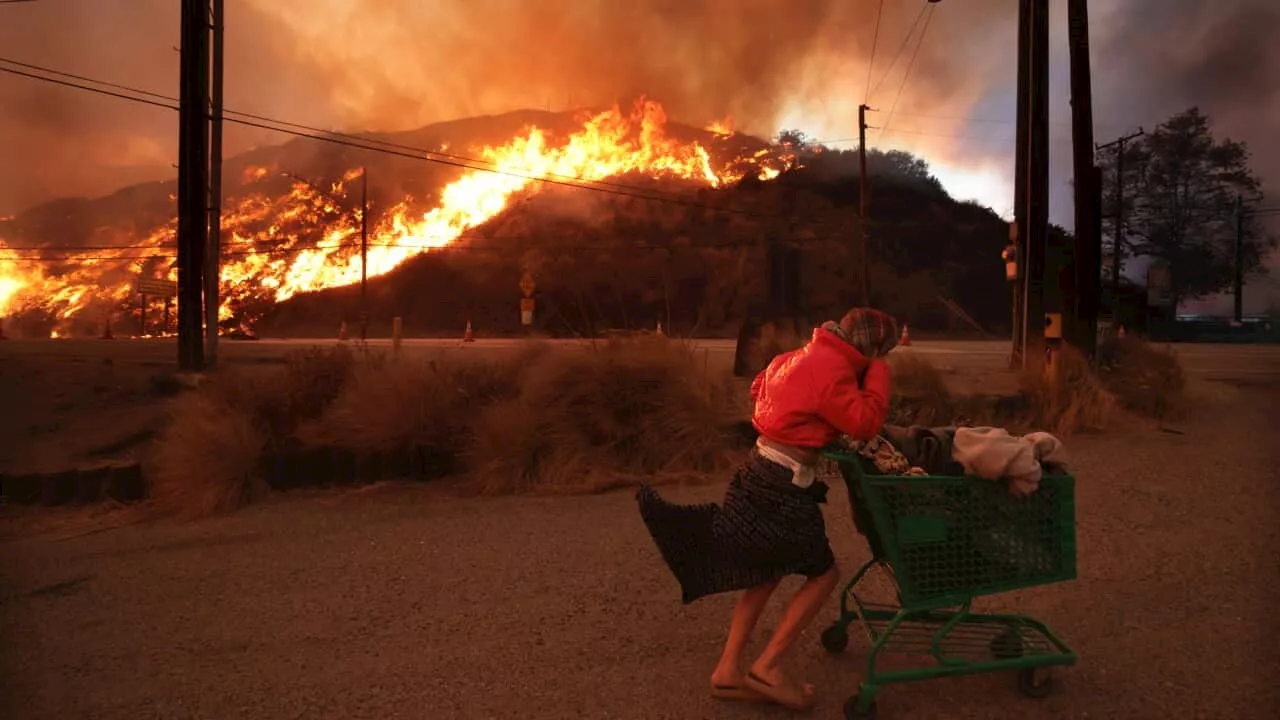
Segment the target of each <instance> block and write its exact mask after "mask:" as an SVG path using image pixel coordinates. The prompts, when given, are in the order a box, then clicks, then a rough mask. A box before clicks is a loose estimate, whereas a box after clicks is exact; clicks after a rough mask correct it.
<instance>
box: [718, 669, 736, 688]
mask: <svg viewBox="0 0 1280 720" xmlns="http://www.w3.org/2000/svg"><path fill="white" fill-rule="evenodd" d="M711 687H725V688H729V687H734V688H736V687H742V671H741V670H739V669H738V668H736V667H733V666H729V667H720V666H717V667H716V669H715V671H714V672H712V673H711Z"/></svg>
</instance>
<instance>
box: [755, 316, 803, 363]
mask: <svg viewBox="0 0 1280 720" xmlns="http://www.w3.org/2000/svg"><path fill="white" fill-rule="evenodd" d="M808 341H809V338H808V337H806V336H805V335H803V334H801V333H800V331H799V330H797V329H796V327H795V325H794V324H792V323H782V324H777V323H771V322H769V323H765V324H764V325H762V326H761V327H760V336H759V337H758V338H756V339H755V340H754V341H753V342H752V343H751V345H750V346H749V347H748V349H747V363H748V364H749V366H750V368H751V373H752V374H755V373H758V372H760V371H761V370H764V369H765V368H766V367H768V366H769V363H770V362H771V361H772V360H773V359H774V358H775V357H777V356H778V355H781V354H782V353H784V352H790V351H792V350H795V349H797V348H800V347H803V346H804V344H805V343H806V342H808Z"/></svg>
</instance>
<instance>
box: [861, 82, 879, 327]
mask: <svg viewBox="0 0 1280 720" xmlns="http://www.w3.org/2000/svg"><path fill="white" fill-rule="evenodd" d="M868 110H871V108H869V107H867V106H866V105H865V104H863V105H859V106H858V255H859V257H860V258H861V268H860V272H859V275H860V279H861V283H860V284H861V288H862V306H863V307H870V306H871V251H870V243H869V242H868V241H867V199H868V193H867V111H868ZM871 112H875V111H874V110H871Z"/></svg>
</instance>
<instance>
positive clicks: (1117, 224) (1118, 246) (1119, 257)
mask: <svg viewBox="0 0 1280 720" xmlns="http://www.w3.org/2000/svg"><path fill="white" fill-rule="evenodd" d="M1142 135H1143V130H1142V128H1138V132H1136V133H1131V134H1129V135H1125V136H1124V137H1120V138H1117V139H1115V140H1112V141H1111V142H1109V143H1107V144H1106V145H1099V146H1098V149H1099V150H1106V149H1107V148H1110V147H1115V148H1116V188H1115V199H1116V208H1115V213H1114V216H1113V218H1112V222H1113V223H1114V227H1113V228H1112V240H1111V243H1112V247H1111V322H1112V323H1116V322H1119V319H1118V318H1119V316H1120V266H1121V265H1122V264H1123V261H1124V146H1125V145H1126V144H1128V142H1129V141H1130V140H1133V139H1134V138H1137V137H1141V136H1142Z"/></svg>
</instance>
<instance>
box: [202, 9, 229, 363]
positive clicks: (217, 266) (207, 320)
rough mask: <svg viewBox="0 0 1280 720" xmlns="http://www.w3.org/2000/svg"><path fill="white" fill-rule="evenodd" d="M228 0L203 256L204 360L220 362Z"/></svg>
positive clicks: (217, 32)
mask: <svg viewBox="0 0 1280 720" xmlns="http://www.w3.org/2000/svg"><path fill="white" fill-rule="evenodd" d="M224 5H225V0H213V5H212V15H211V20H212V22H211V23H210V26H211V29H212V30H213V89H212V95H211V97H210V102H209V105H210V110H211V111H212V112H211V113H210V125H211V126H212V127H211V128H210V132H209V240H208V245H207V246H206V248H205V250H206V252H205V258H204V333H205V340H204V342H205V348H204V349H205V363H206V364H207V365H208V366H210V367H213V366H214V365H217V363H218V309H219V307H220V305H221V300H220V296H219V290H220V288H219V287H218V285H219V283H220V282H221V280H222V31H223V27H224V26H223V21H222V18H223V6H224Z"/></svg>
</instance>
